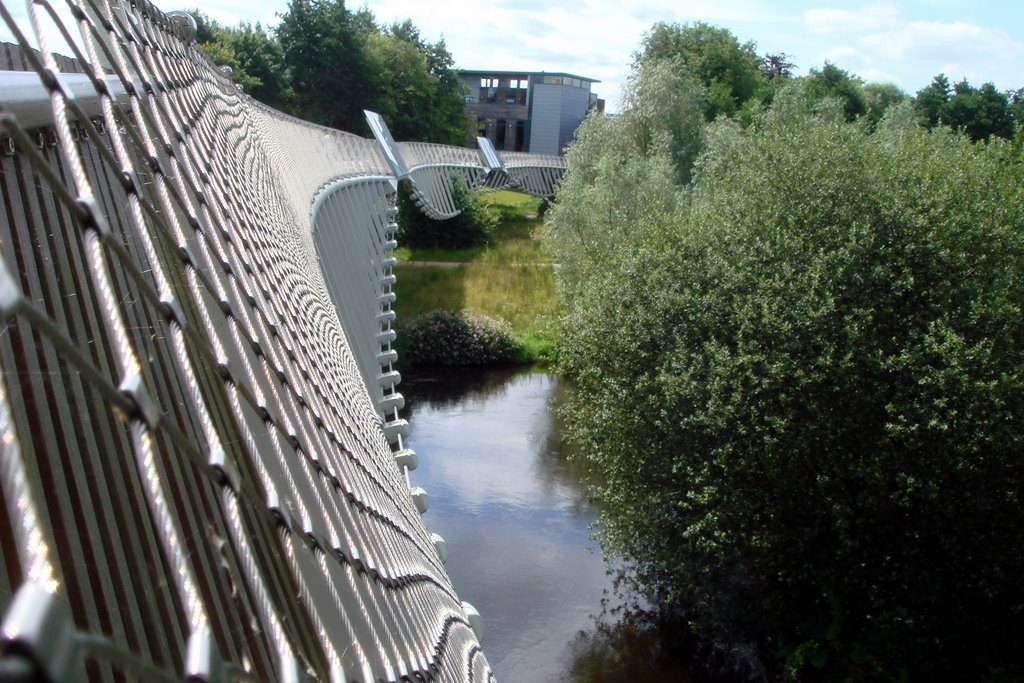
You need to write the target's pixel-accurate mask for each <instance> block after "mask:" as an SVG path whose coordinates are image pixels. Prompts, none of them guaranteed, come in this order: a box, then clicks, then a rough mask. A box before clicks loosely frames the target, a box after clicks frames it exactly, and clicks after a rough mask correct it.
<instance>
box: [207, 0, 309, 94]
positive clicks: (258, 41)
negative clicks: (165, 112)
mask: <svg viewBox="0 0 1024 683" xmlns="http://www.w3.org/2000/svg"><path fill="white" fill-rule="evenodd" d="M189 13H190V14H191V15H192V16H193V17H194V18H195V20H196V29H197V30H196V42H198V43H199V46H200V48H201V49H202V50H203V52H204V53H205V54H206V56H207V57H209V59H210V61H212V62H213V63H214V64H217V65H218V66H229V67H231V78H232V80H234V82H235V83H237V84H238V86H239V87H240V88H242V90H243V91H244V92H245V93H246V94H248V95H250V96H251V97H253V98H254V99H257V100H259V101H260V102H263V103H264V104H267V105H269V106H271V107H274V108H276V109H281V110H283V111H288V110H289V106H290V101H291V89H290V87H289V85H288V74H287V69H286V68H285V66H284V55H283V53H282V51H281V46H280V44H279V43H278V42H277V40H276V38H274V37H273V36H272V35H270V34H268V33H267V32H266V31H265V30H264V29H263V27H262V26H260V24H256V25H255V26H253V25H252V24H249V23H245V22H243V23H241V24H239V25H238V26H237V27H235V28H228V27H225V26H221V25H220V24H218V23H217V22H215V21H213V20H212V19H210V18H209V17H208V16H206V15H205V14H204V13H202V12H200V11H199V10H190V12H189Z"/></svg>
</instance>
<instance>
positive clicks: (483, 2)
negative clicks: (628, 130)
mask: <svg viewBox="0 0 1024 683" xmlns="http://www.w3.org/2000/svg"><path fill="white" fill-rule="evenodd" d="M156 3H157V6H158V7H160V8H161V9H163V10H164V11H169V10H172V9H184V8H189V7H194V6H196V5H197V4H199V5H200V9H201V10H203V11H204V12H206V13H207V14H208V15H210V16H211V17H212V18H213V19H215V20H217V21H219V22H221V23H225V24H228V25H235V24H237V23H238V22H240V21H242V20H247V21H253V22H256V21H258V22H260V23H262V24H263V25H264V26H273V25H275V24H276V23H277V21H278V15H279V14H281V13H283V12H284V11H285V10H286V9H287V4H288V0H207V3H208V4H200V3H198V2H197V0H156ZM178 3H180V4H178ZM10 5H14V6H18V5H21V6H22V7H23V6H24V3H22V2H18V1H17V0H15V1H14V2H11V3H10ZM346 6H347V7H349V9H359V8H360V7H367V8H368V9H370V10H371V11H372V12H373V13H374V15H375V16H376V17H377V19H378V20H379V21H380V22H381V23H390V22H392V21H396V20H403V19H412V21H413V23H414V24H415V25H416V26H417V27H419V29H420V32H421V34H422V35H423V37H424V38H426V39H427V40H430V41H434V40H438V39H440V38H444V40H445V42H446V43H447V46H448V49H449V51H450V52H451V53H452V56H453V57H454V59H455V64H456V67H457V68H462V69H479V70H492V69H493V70H508V71H519V70H522V71H554V72H567V73H572V74H575V75H578V76H585V77H588V78H594V79H597V80H599V81H601V82H600V83H598V84H595V85H594V88H593V89H594V91H595V92H597V93H598V94H599V95H600V96H601V97H603V98H605V100H606V101H607V104H608V109H609V111H616V110H617V108H618V100H619V94H620V90H621V87H622V84H623V82H624V81H625V80H626V79H627V77H628V75H629V65H630V62H631V61H632V56H633V53H634V52H635V51H636V50H637V49H638V48H639V46H640V43H641V41H642V40H643V35H644V32H645V31H647V30H649V29H650V28H651V26H652V25H653V24H654V23H655V22H658V21H666V22H677V23H688V22H696V21H703V22H707V23H709V24H713V25H715V26H721V27H724V28H727V29H729V30H730V31H732V33H733V34H734V35H735V36H736V37H737V38H739V40H740V41H742V42H746V41H751V42H753V43H754V44H755V45H756V49H757V52H758V54H761V55H763V54H766V53H779V52H784V53H786V54H787V55H789V56H790V60H789V61H791V62H793V63H794V64H796V66H797V74H798V75H799V74H805V73H807V71H808V70H809V69H811V68H815V67H819V68H820V67H821V66H822V64H824V62H825V60H828V61H830V62H832V63H833V64H835V65H837V66H839V67H841V68H843V69H846V70H847V71H850V72H852V73H854V74H855V75H857V76H859V77H861V78H862V79H864V80H865V81H876V82H892V83H896V84H897V85H898V86H900V87H901V88H903V89H904V90H905V91H907V92H908V93H910V94H914V93H915V92H916V91H918V90H920V89H921V88H923V87H925V86H926V85H928V83H930V82H931V79H932V77H934V76H935V75H937V74H939V73H944V74H946V76H948V77H949V79H950V80H951V81H952V82H956V81H959V80H961V79H964V78H966V79H967V80H968V81H970V82H971V83H972V84H974V85H981V84H983V83H986V82H992V83H994V84H995V85H996V87H997V88H999V89H1000V90H1009V89H1013V90H1016V89H1017V88H1020V87H1022V86H1024V2H1021V1H1020V0H998V1H995V0H900V1H885V0H883V1H881V2H870V1H868V2H858V1H850V0H774V1H773V2H766V1H765V0H759V1H754V0H633V1H630V2H618V1H616V0H348V2H347V4H346ZM16 11H17V10H16ZM0 33H4V32H3V31H0ZM3 37H4V36H3V35H0V38H3Z"/></svg>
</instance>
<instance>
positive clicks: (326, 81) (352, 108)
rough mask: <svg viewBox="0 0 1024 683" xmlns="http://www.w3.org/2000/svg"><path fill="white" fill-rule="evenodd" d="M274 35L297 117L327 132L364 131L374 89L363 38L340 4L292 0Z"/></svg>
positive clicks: (339, 0) (333, 0) (340, 0)
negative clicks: (329, 129) (365, 113)
mask: <svg viewBox="0 0 1024 683" xmlns="http://www.w3.org/2000/svg"><path fill="white" fill-rule="evenodd" d="M277 35H278V38H279V39H280V41H281V48H282V49H283V51H284V55H285V59H286V61H287V63H288V66H289V68H290V69H291V74H292V89H293V90H294V91H295V103H296V111H297V112H298V114H299V115H300V116H301V117H303V118H306V119H308V120H310V121H314V122H316V123H319V124H322V125H325V126H330V127H332V128H340V129H341V130H347V131H352V132H362V131H364V130H365V129H366V123H365V121H364V119H363V110H364V109H366V108H368V106H369V104H370V103H371V102H373V99H374V98H373V93H374V88H375V87H376V86H375V83H374V82H373V75H374V74H373V71H372V69H371V65H370V59H369V56H368V55H367V47H366V41H367V36H366V34H365V33H362V32H360V31H358V30H357V29H356V26H355V25H354V21H353V19H352V13H351V12H349V11H348V10H347V9H346V8H345V3H344V2H343V0H291V2H289V4H288V10H287V11H286V12H285V13H284V14H283V15H281V23H280V24H279V25H278V27H277Z"/></svg>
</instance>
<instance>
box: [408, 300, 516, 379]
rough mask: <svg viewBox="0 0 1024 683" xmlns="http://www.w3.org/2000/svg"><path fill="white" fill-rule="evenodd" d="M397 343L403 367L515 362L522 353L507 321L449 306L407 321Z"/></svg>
mask: <svg viewBox="0 0 1024 683" xmlns="http://www.w3.org/2000/svg"><path fill="white" fill-rule="evenodd" d="M397 346H398V354H399V357H400V358H402V362H403V367H408V366H411V365H443V366H454V365H495V364H501V363H513V362H515V361H516V360H517V358H518V355H519V352H518V349H517V347H516V343H515V341H514V340H513V338H512V328H511V327H510V326H509V324H508V323H507V322H505V321H503V320H498V319H495V318H488V317H487V316H480V315H470V314H468V313H462V312H460V313H456V312H453V311H446V310H435V311H431V312H429V313H424V314H422V315H419V316H416V317H414V318H412V319H411V320H409V321H407V322H405V323H404V324H403V325H402V327H401V330H400V333H399V335H398V337H397Z"/></svg>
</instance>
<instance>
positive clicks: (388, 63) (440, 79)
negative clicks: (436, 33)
mask: <svg viewBox="0 0 1024 683" xmlns="http://www.w3.org/2000/svg"><path fill="white" fill-rule="evenodd" d="M367 53H368V55H369V57H370V61H371V62H372V65H373V67H374V73H375V74H376V76H375V81H376V83H377V86H378V91H379V93H378V97H377V105H376V106H377V112H378V113H379V114H381V116H383V117H384V119H385V120H386V121H387V122H388V126H389V128H390V129H391V132H392V134H393V135H394V136H395V137H396V138H397V139H399V140H419V141H423V142H437V143H445V144H452V145H461V144H463V143H464V142H465V141H466V137H467V131H468V121H467V119H466V115H465V113H464V107H463V97H462V91H461V86H460V84H459V80H458V77H457V76H456V74H455V72H454V70H453V69H452V66H453V60H452V57H451V54H449V53H448V50H447V48H446V47H445V44H444V42H443V41H439V42H437V43H428V42H426V41H424V40H422V38H421V37H420V33H419V30H418V29H417V28H416V27H415V26H414V25H413V24H412V22H411V21H408V20H407V21H405V22H401V23H396V24H392V25H391V26H390V27H388V28H387V29H386V30H383V31H375V32H372V33H370V34H369V35H368V39H367Z"/></svg>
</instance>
